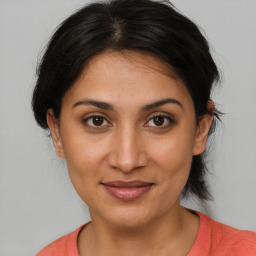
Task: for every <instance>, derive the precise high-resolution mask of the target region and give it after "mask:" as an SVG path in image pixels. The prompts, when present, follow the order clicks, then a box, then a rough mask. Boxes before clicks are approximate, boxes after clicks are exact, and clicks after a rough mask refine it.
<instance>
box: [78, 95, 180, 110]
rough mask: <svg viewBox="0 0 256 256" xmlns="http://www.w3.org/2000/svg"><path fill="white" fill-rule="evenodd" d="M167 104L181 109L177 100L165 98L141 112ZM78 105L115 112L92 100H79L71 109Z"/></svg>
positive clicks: (144, 107)
mask: <svg viewBox="0 0 256 256" xmlns="http://www.w3.org/2000/svg"><path fill="white" fill-rule="evenodd" d="M168 103H171V104H176V105H178V106H180V107H181V108H183V105H182V104H181V103H180V102H179V101H178V100H176V99H172V98H166V99H162V100H158V101H155V102H153V103H150V104H147V105H144V106H142V107H141V111H142V112H146V111H149V110H151V109H153V108H156V107H160V106H162V105H165V104H168ZM80 105H93V106H95V107H98V108H101V109H105V110H111V111H114V110H115V108H114V107H113V106H112V105H111V104H109V103H107V102H103V101H98V100H92V99H88V100H80V101H78V102H76V103H75V104H74V105H73V108H74V107H77V106H80Z"/></svg>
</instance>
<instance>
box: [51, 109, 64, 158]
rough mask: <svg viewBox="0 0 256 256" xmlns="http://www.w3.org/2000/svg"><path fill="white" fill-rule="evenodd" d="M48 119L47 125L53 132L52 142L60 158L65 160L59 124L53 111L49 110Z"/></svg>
mask: <svg viewBox="0 0 256 256" xmlns="http://www.w3.org/2000/svg"><path fill="white" fill-rule="evenodd" d="M46 119H47V124H48V126H49V129H50V131H51V135H52V142H53V145H54V147H55V150H56V153H57V155H58V156H59V157H60V158H65V154H64V150H63V144H62V140H61V135H60V129H59V124H58V121H57V120H56V118H55V116H54V113H53V110H52V109H48V111H47V115H46Z"/></svg>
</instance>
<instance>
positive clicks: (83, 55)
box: [32, 0, 256, 256]
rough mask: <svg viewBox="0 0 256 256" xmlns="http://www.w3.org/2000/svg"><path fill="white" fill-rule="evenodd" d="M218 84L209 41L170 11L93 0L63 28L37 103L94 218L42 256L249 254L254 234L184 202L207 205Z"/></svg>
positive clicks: (140, 1)
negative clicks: (210, 138) (208, 159)
mask: <svg viewBox="0 0 256 256" xmlns="http://www.w3.org/2000/svg"><path fill="white" fill-rule="evenodd" d="M218 77H219V74H218V70H217V67H216V65H215V63H214V61H213V59H212V57H211V55H210V52H209V47H208V44H207V41H206V40H205V38H204V37H203V36H202V34H201V33H200V31H199V29H198V28H197V27H196V25H195V24H194V23H192V22H191V21H190V20H188V19H187V18H186V17H184V16H182V15H181V14H179V13H178V12H177V11H176V10H175V9H174V7H173V6H172V5H171V4H168V3H161V2H156V1H150V0H114V1H110V2H108V3H107V2H106V3H94V4H91V5H89V6H87V7H84V8H82V9H81V10H79V11H78V12H76V13H75V14H73V15H72V16H71V17H69V18H68V19H67V20H65V21H64V22H63V23H62V24H61V26H60V27H59V28H58V30H57V31H56V32H55V34H54V35H53V37H52V39H51V41H50V43H49V45H48V48H47V50H46V52H45V54H44V57H43V59H42V62H41V65H40V67H39V70H38V81H37V84H36V88H35V91H34V95H33V102H32V103H33V110H34V114H35V118H36V120H37V122H38V124H39V125H40V126H41V127H42V128H44V129H48V128H49V129H50V132H51V135H52V140H53V143H54V146H55V149H56V152H57V154H58V156H59V157H60V158H64V159H66V162H67V167H68V171H69V174H70V178H71V181H72V183H73V185H74V188H75V189H76V191H77V192H78V194H79V195H80V197H81V198H82V200H83V201H84V202H85V203H86V204H87V205H88V207H89V210H90V215H91V219H92V221H91V222H90V223H87V224H86V225H84V226H82V227H80V228H78V229H77V230H76V231H74V232H72V233H70V234H69V235H66V236H64V237H62V238H60V239H58V240H57V241H55V242H53V243H52V244H50V245H49V246H47V247H46V248H45V249H43V250H42V251H41V252H40V253H38V254H37V255H38V256H43V255H48V256H49V255H76V256H78V255H80V256H83V255H163V256H165V255H189V256H192V255H255V254H256V235H255V233H253V232H250V231H239V230H237V229H234V228H232V227H229V226H226V225H224V224H220V223H218V222H215V221H213V220H211V219H209V218H208V217H207V216H205V215H203V214H202V213H200V212H195V211H192V210H189V209H186V208H184V207H182V206H181V205H180V196H188V195H194V196H197V197H198V198H199V199H201V200H206V199H208V198H209V197H210V193H209V192H208V189H207V185H206V182H205V166H204V159H203V155H204V152H205V148H206V142H207V138H208V135H209V134H210V133H211V132H212V131H213V128H214V125H215V121H216V120H215V119H216V118H217V119H218V111H217V110H216V109H215V106H214V103H213V101H212V100H211V98H210V95H211V91H212V87H213V84H214V83H216V82H217V81H218Z"/></svg>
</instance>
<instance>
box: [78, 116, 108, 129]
mask: <svg viewBox="0 0 256 256" xmlns="http://www.w3.org/2000/svg"><path fill="white" fill-rule="evenodd" d="M83 122H84V123H85V124H86V125H87V126H89V127H92V128H95V127H99V128H100V127H103V126H107V125H108V122H107V120H106V119H105V118H104V117H103V116H90V117H88V118H86V119H85V120H84V121H83Z"/></svg>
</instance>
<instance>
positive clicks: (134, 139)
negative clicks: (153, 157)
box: [112, 123, 147, 172]
mask: <svg viewBox="0 0 256 256" xmlns="http://www.w3.org/2000/svg"><path fill="white" fill-rule="evenodd" d="M115 139H116V140H117V141H116V143H115V148H114V152H112V153H113V155H112V165H114V166H115V167H117V168H119V169H120V170H122V171H123V172H130V171H132V170H134V169H135V168H138V167H142V166H145V165H146V163H147V159H146V153H145V149H144V148H143V144H142V141H141V140H142V137H141V134H140V131H139V130H138V129H137V128H136V127H135V126H134V125H132V124H128V123H126V124H124V125H123V126H122V127H119V128H118V129H117V134H116V138H115Z"/></svg>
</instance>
